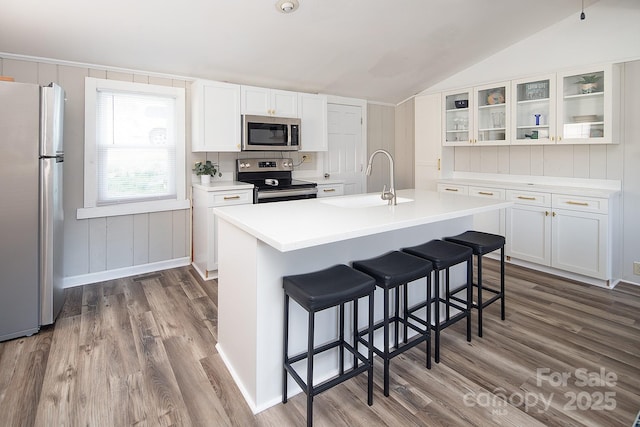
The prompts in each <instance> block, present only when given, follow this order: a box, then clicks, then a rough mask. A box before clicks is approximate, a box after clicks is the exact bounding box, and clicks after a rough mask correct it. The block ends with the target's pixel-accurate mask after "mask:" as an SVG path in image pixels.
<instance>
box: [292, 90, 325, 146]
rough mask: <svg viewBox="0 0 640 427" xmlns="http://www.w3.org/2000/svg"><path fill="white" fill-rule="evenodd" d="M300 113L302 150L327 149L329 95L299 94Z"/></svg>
mask: <svg viewBox="0 0 640 427" xmlns="http://www.w3.org/2000/svg"><path fill="white" fill-rule="evenodd" d="M298 112H299V113H300V120H301V123H300V137H301V141H300V151H327V149H328V142H327V139H328V136H327V97H326V96H325V95H315V94H311V93H299V94H298Z"/></svg>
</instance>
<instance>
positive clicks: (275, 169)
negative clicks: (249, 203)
mask: <svg viewBox="0 0 640 427" xmlns="http://www.w3.org/2000/svg"><path fill="white" fill-rule="evenodd" d="M237 171H238V176H237V179H238V181H242V182H246V183H249V184H253V185H254V189H253V203H267V202H281V201H285V200H299V199H314V198H316V195H317V194H318V189H317V184H316V183H315V182H307V181H299V180H296V179H292V178H291V172H292V171H293V160H292V159H240V160H238V161H237Z"/></svg>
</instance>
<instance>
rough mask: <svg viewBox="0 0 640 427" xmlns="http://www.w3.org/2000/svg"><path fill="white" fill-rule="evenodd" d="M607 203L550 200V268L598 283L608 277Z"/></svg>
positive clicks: (576, 199) (574, 199)
mask: <svg viewBox="0 0 640 427" xmlns="http://www.w3.org/2000/svg"><path fill="white" fill-rule="evenodd" d="M607 202H608V200H606V199H597V198H583V197H570V196H563V195H555V194H554V196H553V212H552V229H551V230H552V231H551V265H552V266H554V267H556V268H560V269H562V270H567V271H572V272H574V273H578V274H584V275H585V276H590V277H596V278H598V279H603V280H606V279H609V278H610V276H611V257H610V256H608V255H607V254H609V253H610V252H611V249H612V248H611V233H609V215H608V213H609V212H608V211H609V209H608V203H607Z"/></svg>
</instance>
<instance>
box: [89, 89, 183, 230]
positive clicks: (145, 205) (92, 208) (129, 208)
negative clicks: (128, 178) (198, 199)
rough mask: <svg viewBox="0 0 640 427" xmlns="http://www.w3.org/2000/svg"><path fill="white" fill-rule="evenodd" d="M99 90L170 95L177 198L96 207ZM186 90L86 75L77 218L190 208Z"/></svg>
mask: <svg viewBox="0 0 640 427" xmlns="http://www.w3.org/2000/svg"><path fill="white" fill-rule="evenodd" d="M100 90H115V91H122V92H132V93H142V94H147V95H158V96H171V97H173V98H175V100H176V171H175V174H176V175H175V178H176V198H175V199H166V200H153V201H143V202H131V203H118V204H114V205H106V206H97V199H98V175H97V157H96V156H97V147H96V101H97V93H98V91H100ZM185 114H186V113H185V90H184V88H178V87H171V86H158V85H152V84H144V83H133V82H125V81H120V80H105V79H97V78H93V77H86V78H85V106H84V126H85V128H84V207H82V208H79V209H78V211H77V219H86V218H99V217H108V216H116V215H133V214H139V213H148V212H162V211H173V210H180V209H189V208H190V207H191V204H190V202H189V200H187V198H186V177H185V172H186V152H185Z"/></svg>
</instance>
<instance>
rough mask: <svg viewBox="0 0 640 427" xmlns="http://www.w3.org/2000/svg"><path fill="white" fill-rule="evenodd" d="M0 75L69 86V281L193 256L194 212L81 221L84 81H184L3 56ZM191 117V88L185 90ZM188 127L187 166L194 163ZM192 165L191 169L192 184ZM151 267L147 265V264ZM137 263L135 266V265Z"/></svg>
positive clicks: (175, 262) (66, 133)
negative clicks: (88, 78)
mask: <svg viewBox="0 0 640 427" xmlns="http://www.w3.org/2000/svg"><path fill="white" fill-rule="evenodd" d="M0 73H1V74H2V75H5V76H11V77H13V78H14V79H15V80H16V81H18V82H24V83H36V84H41V85H46V84H49V83H50V82H56V83H57V84H59V85H60V86H62V88H64V90H65V96H66V102H65V122H64V142H65V163H64V213H65V223H64V227H65V233H64V243H65V283H67V284H68V283H71V285H72V286H73V285H74V284H83V283H91V281H95V280H101V279H105V278H113V277H121V275H123V274H125V275H126V274H134V273H136V272H138V273H139V272H143V271H148V270H149V269H154V268H162V267H165V268H167V267H171V266H175V265H185V264H187V263H188V257H189V255H190V248H191V245H190V231H189V230H190V221H191V216H190V211H189V210H180V211H170V212H161V213H151V214H140V215H124V216H116V217H109V218H93V219H88V220H77V219H76V210H77V209H78V208H80V207H82V206H83V192H84V186H83V181H82V176H83V171H84V79H85V77H86V76H91V77H97V78H109V79H117V80H125V81H135V82H139V83H150V84H157V85H164V86H177V87H188V85H187V84H186V81H183V80H178V79H170V78H163V77H156V76H151V77H150V76H147V75H143V74H132V73H123V72H118V71H111V70H110V71H105V70H100V69H92V68H91V69H90V68H86V67H81V66H70V65H62V64H55V63H52V62H37V61H31V60H18V59H7V58H0ZM186 104H187V109H188V110H187V121H188V120H189V111H190V110H189V91H187V102H186ZM189 135H190V129H189V127H188V126H187V154H188V155H187V165H189V164H190V163H191V156H190V151H191V147H190V140H189ZM190 175H191V167H188V178H189V179H188V180H187V182H189V183H190ZM145 265H148V268H147V267H145ZM134 267H135V268H134Z"/></svg>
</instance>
